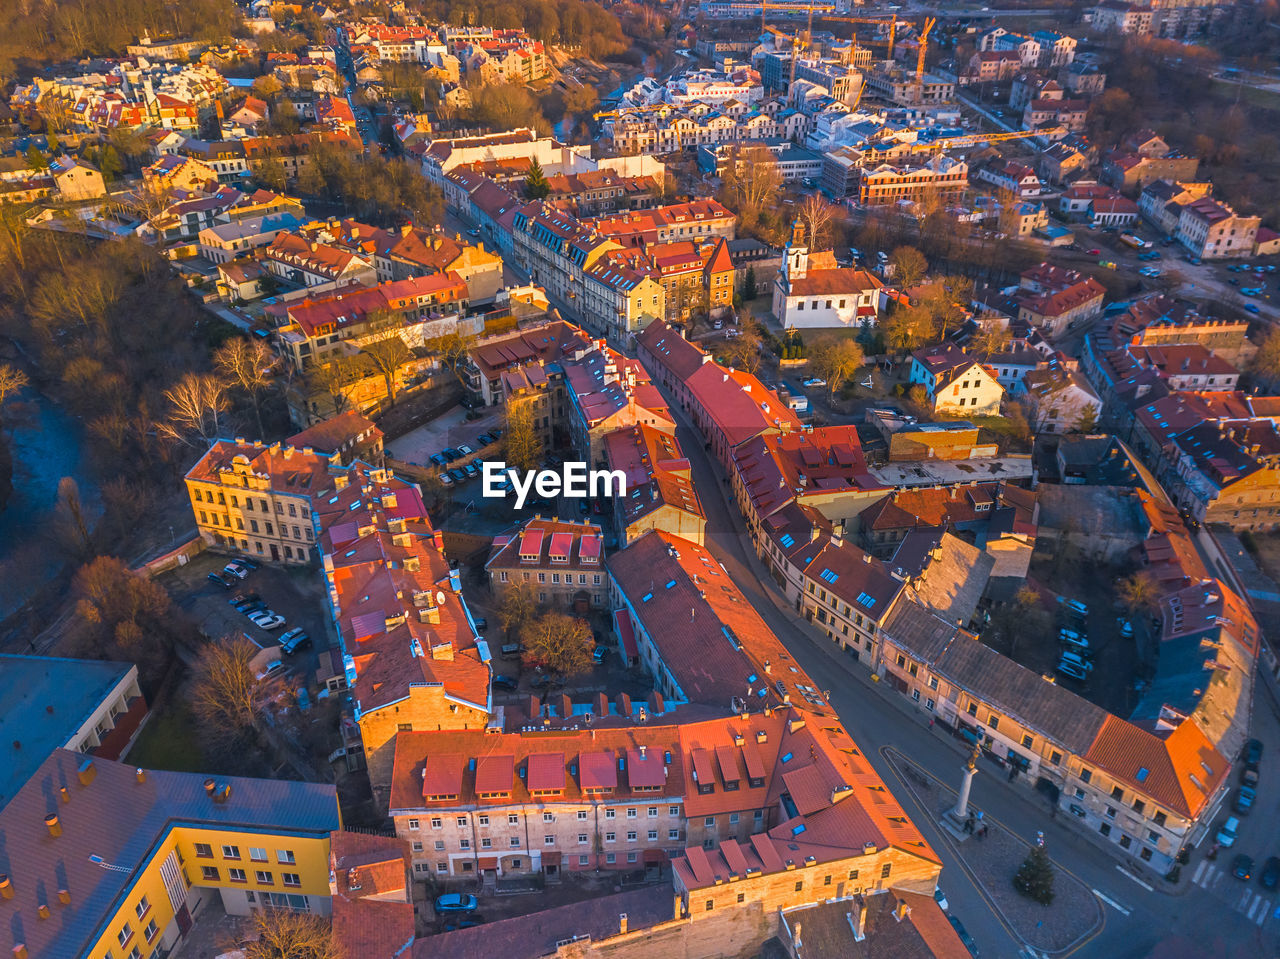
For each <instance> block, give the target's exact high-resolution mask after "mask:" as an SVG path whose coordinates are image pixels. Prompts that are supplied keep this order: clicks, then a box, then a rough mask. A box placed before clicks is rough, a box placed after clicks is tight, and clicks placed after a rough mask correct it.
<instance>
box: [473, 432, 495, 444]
mask: <svg viewBox="0 0 1280 959" xmlns="http://www.w3.org/2000/svg"><path fill="white" fill-rule="evenodd" d="M493 439H494V438H493V437H492V436H490V435H489V434H488V433H481V434H480V435H479V436H477V437H476V442H477V443H479V444H480V445H481V446H488V445H489V444H490V443H492V442H493Z"/></svg>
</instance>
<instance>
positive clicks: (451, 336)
mask: <svg viewBox="0 0 1280 959" xmlns="http://www.w3.org/2000/svg"><path fill="white" fill-rule="evenodd" d="M475 344H476V338H475V337H474V336H472V335H470V334H467V333H461V332H459V331H458V330H454V331H453V332H451V333H446V334H445V335H444V336H441V337H437V338H436V339H434V340H431V341H429V342H428V343H427V348H428V349H430V350H433V351H434V352H435V353H436V355H437V356H439V357H440V362H441V363H443V364H444V365H445V366H447V367H449V369H450V370H451V371H452V372H453V374H454V375H455V376H456V375H457V374H458V370H459V369H460V368H461V367H462V364H463V362H464V361H465V360H466V359H467V357H468V356H470V355H471V348H472V347H473V346H475Z"/></svg>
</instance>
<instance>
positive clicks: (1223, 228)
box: [1174, 196, 1262, 260]
mask: <svg viewBox="0 0 1280 959" xmlns="http://www.w3.org/2000/svg"><path fill="white" fill-rule="evenodd" d="M1261 225H1262V219H1261V217H1256V216H1241V215H1239V214H1238V213H1236V211H1235V210H1233V209H1232V208H1231V207H1229V206H1227V204H1225V203H1222V202H1220V201H1218V200H1211V199H1210V198H1209V197H1207V196H1206V197H1202V198H1200V199H1199V200H1192V201H1191V202H1190V203H1187V204H1185V205H1184V206H1183V207H1182V211H1181V213H1180V215H1179V217H1178V229H1177V232H1176V233H1175V234H1174V236H1175V237H1176V238H1177V240H1178V242H1179V243H1180V244H1182V246H1183V248H1184V249H1186V250H1187V252H1189V253H1191V254H1192V255H1193V256H1197V257H1199V258H1200V259H1202V260H1217V259H1227V258H1238V257H1247V256H1252V255H1253V245H1254V240H1255V238H1256V237H1257V235H1258V228H1259V227H1260V226H1261Z"/></svg>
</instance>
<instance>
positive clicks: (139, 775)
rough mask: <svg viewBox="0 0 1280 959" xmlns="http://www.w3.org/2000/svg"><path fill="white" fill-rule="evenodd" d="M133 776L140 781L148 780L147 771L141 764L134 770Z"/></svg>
mask: <svg viewBox="0 0 1280 959" xmlns="http://www.w3.org/2000/svg"><path fill="white" fill-rule="evenodd" d="M133 777H134V778H135V779H136V780H137V781H138V782H140V783H144V782H146V781H147V771H146V770H145V769H143V768H142V767H141V766H139V767H138V768H137V769H135V770H134V771H133Z"/></svg>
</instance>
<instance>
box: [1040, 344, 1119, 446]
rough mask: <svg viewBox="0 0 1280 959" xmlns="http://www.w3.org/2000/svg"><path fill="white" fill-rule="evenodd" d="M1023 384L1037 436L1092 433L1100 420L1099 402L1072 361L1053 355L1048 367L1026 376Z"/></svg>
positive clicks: (1100, 408) (1100, 401) (1096, 395)
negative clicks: (1081, 431)
mask: <svg viewBox="0 0 1280 959" xmlns="http://www.w3.org/2000/svg"><path fill="white" fill-rule="evenodd" d="M1025 382H1026V390H1027V403H1028V405H1030V407H1031V412H1032V415H1031V416H1030V417H1029V419H1030V420H1031V425H1032V428H1033V429H1034V430H1035V432H1037V433H1066V432H1069V431H1073V430H1083V431H1084V432H1091V430H1092V424H1096V423H1097V422H1098V421H1099V420H1100V419H1101V418H1102V400H1101V398H1099V396H1098V394H1097V393H1096V392H1094V389H1093V387H1092V386H1090V385H1089V381H1088V380H1087V379H1086V378H1085V376H1084V374H1083V373H1081V372H1080V370H1079V368H1078V365H1077V363H1076V362H1075V361H1074V360H1066V359H1065V358H1064V357H1061V355H1059V356H1056V357H1055V358H1054V360H1053V361H1052V362H1051V363H1050V364H1049V366H1048V367H1047V368H1045V369H1043V370H1035V371H1034V372H1031V373H1028V374H1027V376H1026V381H1025Z"/></svg>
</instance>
